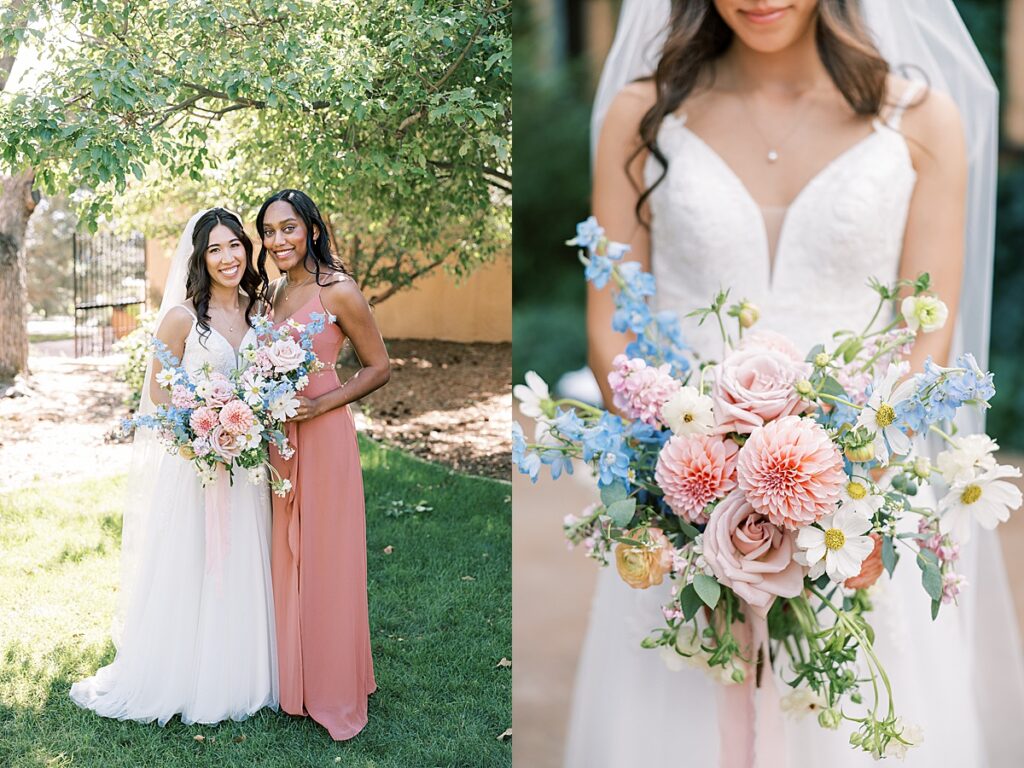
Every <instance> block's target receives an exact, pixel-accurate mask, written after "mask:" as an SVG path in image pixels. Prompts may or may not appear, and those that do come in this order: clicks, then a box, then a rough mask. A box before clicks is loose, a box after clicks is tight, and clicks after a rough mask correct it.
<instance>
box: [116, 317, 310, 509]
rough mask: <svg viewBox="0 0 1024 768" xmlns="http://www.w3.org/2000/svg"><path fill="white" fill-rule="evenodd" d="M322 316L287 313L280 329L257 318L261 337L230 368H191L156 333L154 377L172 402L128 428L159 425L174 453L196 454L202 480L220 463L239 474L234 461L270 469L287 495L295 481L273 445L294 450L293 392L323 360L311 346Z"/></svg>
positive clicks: (256, 470)
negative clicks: (276, 459)
mask: <svg viewBox="0 0 1024 768" xmlns="http://www.w3.org/2000/svg"><path fill="white" fill-rule="evenodd" d="M324 322H325V316H324V315H320V314H314V315H312V316H311V322H309V323H308V324H305V325H301V324H299V323H295V322H294V321H289V322H288V323H285V324H284V325H283V326H282V327H281V328H280V329H276V328H274V326H273V324H272V323H271V322H270V320H269V319H267V318H265V317H262V316H258V317H256V318H254V319H253V327H254V328H255V329H256V339H257V340H256V343H255V344H250V345H248V346H247V347H245V348H244V349H243V350H242V351H241V356H242V359H243V360H244V361H245V362H246V365H245V366H244V367H242V368H240V369H238V370H236V371H234V372H233V373H232V374H231V376H226V375H224V374H223V373H219V372H217V371H212V370H210V368H209V366H206V367H204V368H203V369H201V370H200V371H198V373H196V374H195V375H193V376H190V375H189V373H188V371H186V370H185V368H184V367H183V366H182V365H181V363H180V361H179V360H178V359H177V358H176V357H175V356H174V355H172V354H171V352H170V350H169V349H168V348H167V345H165V344H164V343H163V342H161V341H160V340H159V339H156V338H154V339H153V340H152V346H153V348H154V351H155V355H156V358H157V360H159V361H160V364H161V366H162V369H161V371H160V372H159V373H158V374H157V375H156V379H157V383H158V384H160V386H161V387H163V388H164V389H165V390H167V392H168V393H169V394H170V403H168V404H165V405H159V406H157V408H156V410H155V412H154V413H152V414H145V415H141V416H136V417H134V418H133V419H130V420H128V421H126V422H125V431H131V430H132V429H135V428H136V427H148V428H151V429H154V430H156V432H157V435H158V436H159V438H160V440H161V441H162V442H163V443H164V444H165V445H166V446H167V449H168V450H169V451H170V452H171V453H178V454H179V455H180V456H181V457H182V458H184V459H187V460H189V461H191V462H192V464H193V466H194V467H195V469H196V472H197V473H198V475H199V477H200V479H201V481H202V483H203V485H204V486H208V485H211V484H212V483H213V482H214V481H215V480H216V478H217V475H218V473H219V472H220V471H222V470H223V471H226V472H227V474H228V478H229V480H233V476H234V475H233V471H234V469H235V468H241V469H244V470H246V471H247V472H248V473H249V477H250V480H252V481H253V482H258V481H259V480H260V478H262V477H263V472H264V471H265V470H268V471H269V472H270V477H271V480H270V483H271V488H272V489H273V491H274V493H276V494H277V495H279V496H284V495H285V494H286V493H287V492H288V491H289V490H290V489H291V484H290V482H289V481H288V480H287V479H285V478H281V477H279V476H278V475H277V473H276V472H274V470H273V467H271V465H270V461H269V458H270V457H269V446H270V445H271V444H273V445H275V446H276V447H277V449H278V451H280V453H281V454H282V455H283V456H285V457H286V458H287V457H289V456H290V455H291V454H292V452H293V449H292V448H291V447H290V446H289V444H288V439H287V437H286V436H285V432H284V421H285V419H287V418H289V417H291V416H294V415H295V413H296V409H297V407H298V401H297V400H296V399H295V395H296V394H297V393H298V392H300V391H301V390H302V389H303V388H304V387H305V386H306V384H308V382H309V375H310V374H312V373H316V372H317V371H319V370H321V369H322V368H323V363H322V362H321V361H320V360H319V359H318V358H317V356H316V354H315V353H314V352H313V337H314V336H315V335H316V334H318V333H319V332H320V331H322V330H323V328H324ZM293 334H294V335H293Z"/></svg>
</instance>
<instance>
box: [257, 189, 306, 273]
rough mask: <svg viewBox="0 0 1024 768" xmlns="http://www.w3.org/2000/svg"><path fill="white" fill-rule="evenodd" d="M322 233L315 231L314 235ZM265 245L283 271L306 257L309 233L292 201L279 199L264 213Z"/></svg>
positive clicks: (261, 235)
mask: <svg viewBox="0 0 1024 768" xmlns="http://www.w3.org/2000/svg"><path fill="white" fill-rule="evenodd" d="M319 235H320V233H319V232H317V231H315V230H314V232H313V237H314V238H317V237H319ZM260 237H262V238H263V247H264V248H265V249H266V250H267V252H268V253H269V254H270V257H271V258H272V259H273V260H274V264H276V265H277V268H278V269H279V270H281V271H282V272H287V271H288V270H289V269H291V268H292V267H294V266H296V265H297V264H301V263H302V262H303V260H304V259H305V258H306V250H307V249H306V241H307V238H308V233H307V231H306V225H305V223H304V222H303V220H302V217H301V216H300V215H299V214H298V212H297V211H296V210H295V209H294V208H293V207H292V204H291V203H288V202H285V201H284V200H277V201H275V202H273V203H271V204H270V205H269V206H268V207H267V210H266V212H265V213H264V214H263V231H262V232H260Z"/></svg>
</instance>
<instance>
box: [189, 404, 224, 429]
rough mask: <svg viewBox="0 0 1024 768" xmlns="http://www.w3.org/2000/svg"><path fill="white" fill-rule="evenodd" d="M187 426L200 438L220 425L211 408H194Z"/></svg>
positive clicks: (215, 413)
mask: <svg viewBox="0 0 1024 768" xmlns="http://www.w3.org/2000/svg"><path fill="white" fill-rule="evenodd" d="M188 423H189V426H191V427H192V431H193V432H195V433H196V434H197V435H199V436H200V437H206V435H208V434H209V433H210V430H211V429H213V428H214V427H216V426H217V425H218V424H219V423H220V419H218V418H217V412H216V411H215V410H213V408H207V407H205V406H204V407H202V408H196V409H195V410H194V411H192V415H191V416H190V417H189V420H188Z"/></svg>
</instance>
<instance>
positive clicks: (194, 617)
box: [71, 453, 278, 725]
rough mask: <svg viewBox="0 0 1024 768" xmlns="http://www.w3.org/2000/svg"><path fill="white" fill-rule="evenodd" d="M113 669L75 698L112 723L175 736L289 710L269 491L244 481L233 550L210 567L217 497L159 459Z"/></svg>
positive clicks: (237, 494) (236, 487) (233, 493)
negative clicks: (181, 725) (280, 666)
mask: <svg viewBox="0 0 1024 768" xmlns="http://www.w3.org/2000/svg"><path fill="white" fill-rule="evenodd" d="M153 471H155V472H156V475H155V478H154V480H153V482H152V490H151V492H149V493H148V495H149V501H148V507H147V508H146V518H147V519H146V525H145V535H144V538H143V539H142V540H141V541H139V543H138V546H139V552H138V557H137V560H138V566H137V568H136V571H135V573H134V575H133V576H132V578H133V583H132V585H131V592H130V595H131V597H130V599H129V601H128V603H127V604H126V606H125V609H126V613H125V615H124V617H123V623H124V626H123V631H122V632H121V639H120V642H119V643H118V650H117V656H116V658H115V659H114V661H113V663H111V664H110V665H109V666H106V667H103V668H102V669H100V670H99V671H98V672H97V673H96V674H95V675H94V676H92V677H90V678H87V679H85V680H82V681H80V682H77V683H75V684H74V685H73V686H72V687H71V698H72V699H73V700H74V702H75V703H76V704H78V705H79V706H81V707H84V708H88V709H91V710H93V711H95V712H96V713H97V714H99V715H102V716H104V717H112V718H117V719H120V720H129V719H130V720H138V721H143V722H150V721H153V720H156V721H157V722H159V723H160V725H163V724H165V723H166V722H167V721H168V720H169V719H171V718H172V717H173V716H174V715H176V714H180V715H181V719H182V721H183V722H185V723H216V722H219V721H221V720H225V719H228V718H230V719H233V720H241V719H244V718H245V717H247V716H249V715H251V714H253V713H254V712H256V711H257V710H259V709H261V708H262V707H265V706H274V707H276V705H277V701H278V680H277V661H276V659H277V656H276V646H275V637H274V606H273V597H272V592H271V575H270V498H269V493H268V489H267V484H266V483H265V482H261V483H259V484H252V483H250V482H249V481H248V480H247V478H246V475H245V473H244V472H236V473H235V479H234V483H233V485H232V486H231V487H230V491H229V499H230V523H229V526H228V539H229V546H228V550H227V552H226V553H225V556H224V557H223V559H222V561H221V562H220V566H219V568H218V569H216V570H214V571H211V572H210V573H207V569H206V567H205V559H206V548H205V539H206V534H205V492H204V490H203V488H202V487H201V485H200V483H199V480H198V478H197V476H196V474H195V472H194V470H193V469H192V467H191V466H190V465H189V464H188V463H187V462H185V461H184V460H182V459H180V458H178V457H177V456H171V455H168V454H166V453H165V454H164V455H163V456H162V458H160V459H159V461H158V463H157V466H155V467H154V468H153Z"/></svg>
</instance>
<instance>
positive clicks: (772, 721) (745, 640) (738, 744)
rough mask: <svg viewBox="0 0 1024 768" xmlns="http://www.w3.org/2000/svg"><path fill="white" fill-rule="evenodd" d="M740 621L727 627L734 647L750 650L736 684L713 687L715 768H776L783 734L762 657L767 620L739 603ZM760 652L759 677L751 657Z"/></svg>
mask: <svg viewBox="0 0 1024 768" xmlns="http://www.w3.org/2000/svg"><path fill="white" fill-rule="evenodd" d="M744 608H745V610H744V613H745V614H746V617H747V621H746V622H743V623H741V622H735V623H734V624H733V625H732V632H733V636H734V637H735V638H736V640H737V642H738V643H739V644H740V647H744V646H746V647H747V648H749V649H750V651H751V653H750V658H751V662H750V664H748V665H747V669H746V677H745V678H744V680H743V682H742V683H738V684H733V685H721V686H719V693H718V730H719V738H720V741H721V753H720V759H719V766H720V768H780V767H781V766H784V765H785V764H786V748H785V731H784V730H783V728H784V725H783V722H782V708H781V707H780V705H779V691H778V689H777V688H776V686H775V675H774V673H773V672H772V668H771V661H770V656H769V654H768V620H767V618H766V617H765V616H762V615H761V614H759V613H757V611H756V610H755V609H753V608H751V607H750V606H749V605H744ZM759 653H760V654H761V658H762V665H761V679H760V680H758V679H757V677H758V675H757V672H758V667H757V657H758V654H759Z"/></svg>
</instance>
